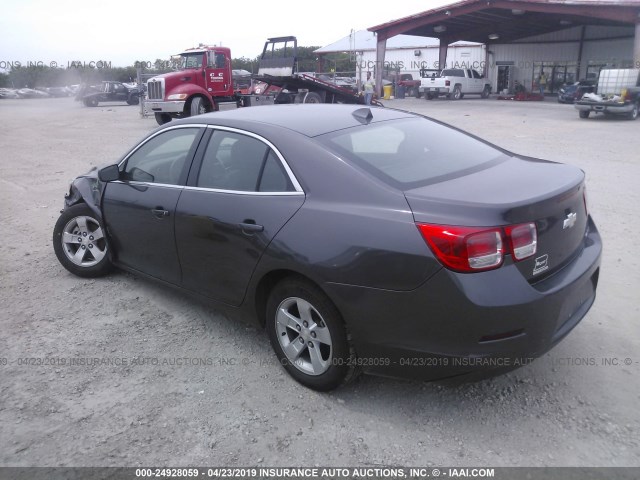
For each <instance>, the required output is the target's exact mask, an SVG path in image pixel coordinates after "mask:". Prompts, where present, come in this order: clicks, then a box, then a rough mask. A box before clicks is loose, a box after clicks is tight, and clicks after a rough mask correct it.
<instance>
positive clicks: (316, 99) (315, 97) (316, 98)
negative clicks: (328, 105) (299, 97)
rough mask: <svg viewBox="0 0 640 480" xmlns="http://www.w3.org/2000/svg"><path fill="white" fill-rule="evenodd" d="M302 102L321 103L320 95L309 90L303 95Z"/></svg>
mask: <svg viewBox="0 0 640 480" xmlns="http://www.w3.org/2000/svg"><path fill="white" fill-rule="evenodd" d="M304 103H322V97H321V96H320V95H319V94H317V93H316V92H309V93H307V94H306V95H305V97H304Z"/></svg>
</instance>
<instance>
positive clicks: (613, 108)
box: [574, 102, 633, 114]
mask: <svg viewBox="0 0 640 480" xmlns="http://www.w3.org/2000/svg"><path fill="white" fill-rule="evenodd" d="M574 106H575V107H576V109H577V110H580V111H582V112H596V113H597V112H602V113H604V112H608V113H613V114H625V113H630V112H631V111H632V110H633V103H630V102H628V103H607V102H593V103H591V102H589V103H584V102H580V103H576V104H575V105H574Z"/></svg>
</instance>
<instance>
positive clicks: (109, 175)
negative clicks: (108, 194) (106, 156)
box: [98, 165, 120, 182]
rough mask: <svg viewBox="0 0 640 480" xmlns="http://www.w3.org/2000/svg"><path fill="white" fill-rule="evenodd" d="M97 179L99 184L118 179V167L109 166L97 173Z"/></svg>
mask: <svg viewBox="0 0 640 480" xmlns="http://www.w3.org/2000/svg"><path fill="white" fill-rule="evenodd" d="M98 178H99V179H100V181H101V182H114V181H116V180H119V179H120V170H119V169H118V165H109V166H108V167H104V168H101V169H100V170H99V171H98Z"/></svg>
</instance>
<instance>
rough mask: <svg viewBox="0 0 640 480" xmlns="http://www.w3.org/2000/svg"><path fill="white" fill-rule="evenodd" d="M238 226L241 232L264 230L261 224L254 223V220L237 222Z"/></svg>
mask: <svg viewBox="0 0 640 480" xmlns="http://www.w3.org/2000/svg"><path fill="white" fill-rule="evenodd" d="M238 226H239V227H240V229H241V230H242V231H243V232H246V233H253V232H262V231H263V230H264V226H263V225H256V223H255V222H254V223H251V222H247V223H239V224H238Z"/></svg>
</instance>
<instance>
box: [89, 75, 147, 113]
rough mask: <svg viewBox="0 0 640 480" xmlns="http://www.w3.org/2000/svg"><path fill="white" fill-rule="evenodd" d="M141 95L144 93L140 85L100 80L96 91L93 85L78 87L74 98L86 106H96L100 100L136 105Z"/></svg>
mask: <svg viewBox="0 0 640 480" xmlns="http://www.w3.org/2000/svg"><path fill="white" fill-rule="evenodd" d="M142 95H144V90H143V88H142V87H138V86H129V85H126V84H124V83H122V82H114V81H106V82H102V85H101V87H100V89H99V90H98V91H96V89H95V88H93V87H85V88H84V89H80V90H79V91H78V93H76V100H81V101H82V103H84V105H85V106H87V107H97V106H98V104H100V103H102V102H126V103H127V105H138V104H139V103H140V96H142Z"/></svg>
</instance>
